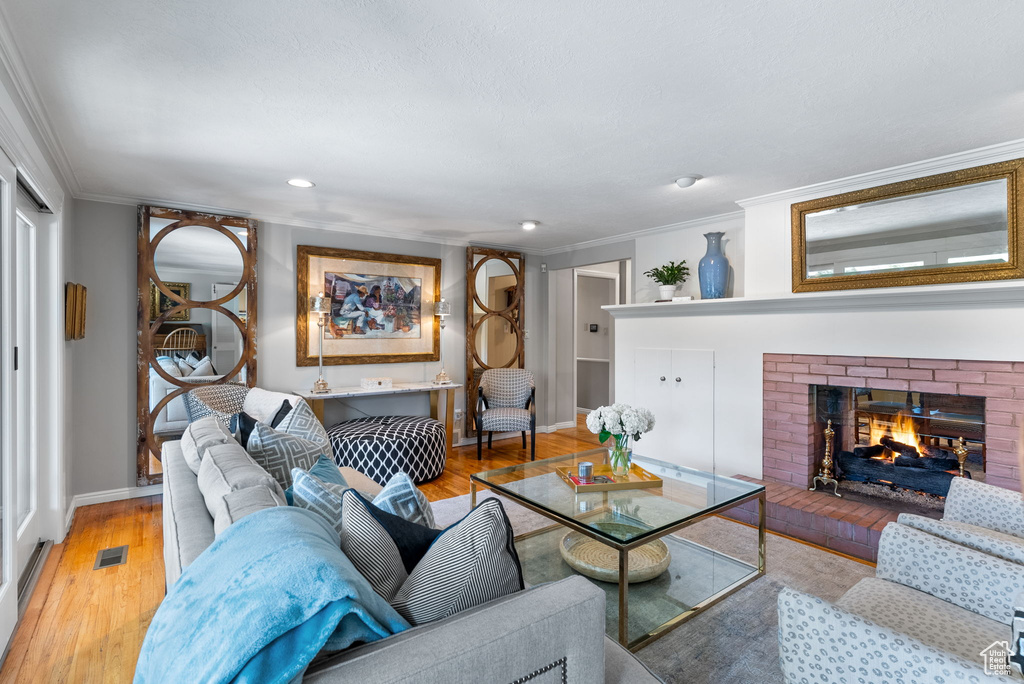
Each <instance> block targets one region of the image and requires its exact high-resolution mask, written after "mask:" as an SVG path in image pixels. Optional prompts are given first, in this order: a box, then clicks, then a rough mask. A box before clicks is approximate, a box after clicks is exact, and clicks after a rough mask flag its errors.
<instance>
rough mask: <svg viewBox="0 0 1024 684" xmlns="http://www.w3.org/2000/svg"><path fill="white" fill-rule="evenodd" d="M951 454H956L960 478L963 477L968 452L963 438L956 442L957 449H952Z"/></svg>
mask: <svg viewBox="0 0 1024 684" xmlns="http://www.w3.org/2000/svg"><path fill="white" fill-rule="evenodd" d="M953 453H954V454H956V460H957V461H959V463H960V477H964V465H965V464H966V463H967V454H968V453H969V452H968V451H967V445H966V444H965V443H964V438H963V437H961V438H960V439H959V441H958V442H957V447H956V448H955V449H953Z"/></svg>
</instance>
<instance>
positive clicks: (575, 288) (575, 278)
mask: <svg viewBox="0 0 1024 684" xmlns="http://www.w3.org/2000/svg"><path fill="white" fill-rule="evenodd" d="M618 263H621V260H620V261H619V262H618ZM580 276H583V277H584V278H603V279H605V280H612V281H614V282H615V289H614V293H615V301H614V302H613V303H612V305H613V306H614V305H617V304H618V303H619V301H620V299H621V298H622V295H621V290H620V287H619V274H618V273H617V272H616V273H609V272H607V271H592V270H588V269H587V268H574V269H572V411H573V415H574V416H575V415H578V413H579V410H580V401H579V363H580V362H579V356H580V355H579V334H580V333H579V292H580V290H579V279H580ZM608 318H609V320H610V323H609V330H608V337H609V347H608V400H609V401H611V402H613V403H614V401H615V333H614V331H613V330H612V327H613V326H614V325H615V319H614V318H611V316H609V317H608ZM593 408H597V407H596V406H595V407H593Z"/></svg>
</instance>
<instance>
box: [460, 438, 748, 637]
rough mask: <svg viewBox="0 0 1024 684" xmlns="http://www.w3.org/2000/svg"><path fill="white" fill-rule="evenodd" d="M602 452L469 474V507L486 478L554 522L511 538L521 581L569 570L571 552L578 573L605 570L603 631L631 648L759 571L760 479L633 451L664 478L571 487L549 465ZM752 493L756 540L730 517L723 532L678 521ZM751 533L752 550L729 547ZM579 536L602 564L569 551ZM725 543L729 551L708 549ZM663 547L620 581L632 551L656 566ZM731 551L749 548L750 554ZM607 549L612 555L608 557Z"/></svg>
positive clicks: (696, 518)
mask: <svg viewBox="0 0 1024 684" xmlns="http://www.w3.org/2000/svg"><path fill="white" fill-rule="evenodd" d="M606 455H607V449H604V448H600V449H592V450H590V451H583V452H579V453H575V454H566V455H564V456H556V457H555V458H548V459H543V460H540V461H532V462H527V463H522V464H519V465H514V466H509V467H507V468H499V469H497V470H489V471H486V472H482V473H477V474H475V475H472V476H471V477H470V494H471V496H470V499H471V505H472V506H476V498H477V489H478V488H479V487H486V488H488V489H491V490H493V491H495V492H498V493H500V494H501V495H503V496H505V497H508V498H509V499H511V500H512V501H515V502H516V503H519V504H521V505H523V506H525V507H526V508H528V509H530V510H532V511H535V512H536V513H539V514H541V515H542V516H545V517H547V518H549V519H551V520H552V521H554V522H555V523H556V524H555V525H551V526H547V527H544V528H543V529H539V530H536V531H533V532H529V533H527V534H523V535H520V536H518V537H516V548H517V550H518V552H519V556H520V560H521V562H522V565H523V573H524V576H525V579H526V581H527V583H529V584H539V583H541V582H549V581H554V580H558V579H562V578H563V577H567V576H569V575H571V574H575V573H576V572H577V571H576V570H574V569H573V567H572V566H570V565H569V564H568V562H567V560H572V561H573V563H574V565H575V566H576V567H583V570H584V571H583V574H586V575H588V576H590V577H591V578H594V577H601V579H603V580H605V581H601V580H598V581H596V582H595V584H597V585H598V586H599V587H601V588H602V589H604V590H605V592H606V593H607V594H608V609H607V616H606V617H607V619H606V627H607V632H608V634H609V636H611V637H612V638H616V637H617V638H618V641H619V643H621V644H622V645H623V646H625V647H627V648H629V649H630V650H633V651H635V650H638V649H640V648H642V647H643V646H646V645H647V644H649V643H650V642H652V641H654V640H655V639H657V638H659V637H661V636H663V635H664V634H665V633H667V632H668V631H670V630H672V629H674V628H675V627H678V626H679V625H680V624H682V623H683V622H685V621H686V620H688V619H690V618H691V617H693V616H694V615H696V614H698V613H700V612H701V611H703V610H705V609H706V608H708V607H710V606H711V605H713V604H715V603H716V602H718V601H719V600H721V599H723V598H725V597H726V596H728V595H729V594H731V593H733V592H735V591H737V590H738V589H740V588H741V587H743V586H745V585H746V584H748V583H750V582H752V581H754V580H755V579H757V578H758V577H761V576H762V575H764V573H765V488H764V486H762V485H758V484H754V483H752V482H745V481H743V480H738V479H736V478H732V477H724V476H721V475H714V474H712V473H706V472H702V471H699V470H694V469H692V468H686V467H682V466H677V465H673V464H670V463H665V462H662V461H656V460H653V459H646V458H636V459H634V463H635V464H636V465H639V466H640V467H642V468H644V469H645V470H647V471H648V472H651V473H653V474H655V475H657V476H658V477H660V478H661V479H662V480H663V483H664V484H663V486H662V487H657V488H649V489H625V490H617V491H608V492H588V493H585V494H577V493H576V492H575V491H574V490H573V489H572V488H571V487H570V486H569V485H568V484H566V483H565V481H563V480H562V479H561V477H560V476H559V475H558V473H557V472H556V471H555V468H556V467H562V468H564V467H573V468H574V469H575V466H576V464H578V463H580V462H583V461H590V462H592V463H594V464H601V463H603V462H604V461H605V457H606ZM748 501H757V502H758V527H757V530H756V541H754V539H753V536H754V530H751V529H750V528H748V527H746V526H744V525H741V524H739V523H735V524H734V527H733V526H730V528H729V529H728V530H727V534H724V535H723V534H722V531H721V528H720V526H719V527H715V528H714V529H712V528H710V527H709V528H708V529H703V530H702V526H698V527H695V528H693V529H692V530H690V531H688V532H687V533H684V532H683V530H684V528H687V527H689V526H691V525H694V524H695V523H698V522H700V521H703V520H706V519H708V518H709V517H711V516H715V515H717V514H719V513H721V512H723V511H725V510H727V509H729V508H733V507H734V506H739V505H741V504H743V503H746V502H748ZM709 524H714V523H709ZM704 527H707V525H705V526H704ZM566 528H568V529H566ZM748 532H749V534H748V536H749V537H750V540H749V541H750V543H749V546H750V547H754V546H755V545H756V553H755V552H754V550H753V548H751V549H749V550H748V549H746V548H744V549H742V551H743V553H742V554H740V553H736V551H735V548H738V545H742V543H743V542H745V541H746V540H745V539H740V538H741V537H743V536H744V534H745V533H748ZM573 533H576V534H573ZM684 534H687V535H688V536H694V534H696V537H697V539H698V540H699V541H700V542H703V543H698V541H695V540H694V539H687V538H684V536H683V535H684ZM581 535H582V536H581ZM580 540H585V541H587V542H588V550H589V551H591V552H593V551H595V550H596V551H597V553H592V554H591V556H590V559H591V560H593V559H595V558H597V559H598V560H597V561H596V562H597V564H598V565H601V563H602V562H603V563H604V565H603V566H602V567H600V568H594V567H592V566H589V565H586V563H584V564H583V565H582V566H581V565H579V562H580V561H579V559H578V558H577V557H576V556H575V555H573V554H572V553H571V551H572V549H573V548H574V544H577V543H579V541H580ZM590 540H595V541H597V542H599V543H600V545H602V546H598V545H594V544H593V543H591V542H590ZM652 542H653V543H654V544H652ZM709 542H711V543H709ZM660 544H664V547H662V546H660ZM723 545H724V546H726V547H728V548H729V549H730V551H732V552H733V553H725V552H723V551H721V550H716V549H715V548H711V547H712V546H715V547H721V546H723ZM595 546H596V549H595ZM604 547H607V548H604ZM641 547H644V548H643V549H641ZM666 548H667V552H668V554H667V555H668V565H667V568H666V569H665V570H664V571H663V572H660V574H658V575H657V576H655V577H654V578H652V579H645V580H643V581H636V580H634V581H633V582H627V581H624V580H625V578H627V577H630V561H631V558H630V556H631V555H632V556H633V562H634V565H639V564H644V566H645V567H643V568H640V569H641V570H646V569H647V566H648V565H650V564H651V562H652V560H651V559H652V557H653V558H655V559H656V560H658V561H659V562H660V565H657V566H655V567H654V571H655V572H658V569H659V568H660V567H662V566H663V565H665V556H666V554H665V551H666ZM567 550H568V551H569V552H570V553H569V555H568V556H567V555H566V553H567ZM637 550H639V552H638V551H637ZM631 551H632V552H634V553H633V554H631V553H630V552H631ZM748 551H749V553H748ZM616 555H617V558H615V556H616ZM735 555H747V560H741V559H740V558H737V557H735ZM609 558H611V559H612V560H613V561H615V560H617V563H614V562H612V563H611V564H609V563H608V560H609ZM609 565H610V566H611V567H608V566H609ZM615 565H617V566H618V567H617V573H616V572H615V570H616V568H615V567H614V566H615ZM595 569H596V571H597V574H595ZM601 572H604V574H605V576H603V577H602V575H601V574H600V573H601ZM609 573H610V576H608V574H609ZM616 599H617V600H616Z"/></svg>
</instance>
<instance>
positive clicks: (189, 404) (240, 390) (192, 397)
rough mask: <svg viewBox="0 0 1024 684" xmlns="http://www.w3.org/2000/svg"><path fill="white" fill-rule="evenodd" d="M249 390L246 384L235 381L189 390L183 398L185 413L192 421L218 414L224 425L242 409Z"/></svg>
mask: <svg viewBox="0 0 1024 684" xmlns="http://www.w3.org/2000/svg"><path fill="white" fill-rule="evenodd" d="M248 392H249V388H248V387H246V386H245V385H236V384H233V383H229V384H224V385H203V386H201V387H197V388H195V389H194V390H191V391H189V392H187V393H186V394H185V395H184V396H183V397H182V398H183V399H184V403H185V413H187V414H188V420H189V422H190V423H194V422H195V421H197V420H199V419H200V418H205V417H207V416H216V417H217V418H218V419H219V420H220V421H221V422H222V423H224V425H227V424H228V423H229V422H230V421H231V416H233V415H235V414H236V413H238V412H239V411H241V410H242V401H243V400H244V399H245V395H246V394H247V393H248Z"/></svg>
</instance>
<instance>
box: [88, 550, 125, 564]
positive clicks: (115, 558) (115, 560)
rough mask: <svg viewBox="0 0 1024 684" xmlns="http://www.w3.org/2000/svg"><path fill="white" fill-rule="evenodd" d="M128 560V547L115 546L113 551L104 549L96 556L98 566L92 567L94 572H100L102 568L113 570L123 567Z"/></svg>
mask: <svg viewBox="0 0 1024 684" xmlns="http://www.w3.org/2000/svg"><path fill="white" fill-rule="evenodd" d="M126 560H128V547H127V546H115V547H114V548H112V549H103V550H102V551H100V552H99V553H97V554H96V565H94V566H92V569H93V570H99V569H100V568H112V567H114V566H115V565H121V564H123V563H124V562H125V561H126Z"/></svg>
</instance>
